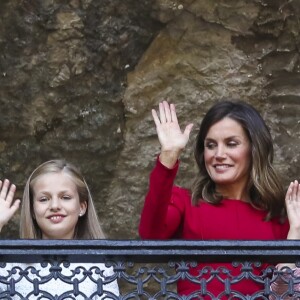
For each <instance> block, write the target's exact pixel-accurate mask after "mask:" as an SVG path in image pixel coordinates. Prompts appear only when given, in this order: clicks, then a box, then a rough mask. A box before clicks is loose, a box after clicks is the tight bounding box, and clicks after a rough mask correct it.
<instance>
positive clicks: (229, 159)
mask: <svg viewBox="0 0 300 300" xmlns="http://www.w3.org/2000/svg"><path fill="white" fill-rule="evenodd" d="M250 153H251V145H250V141H249V139H248V137H247V135H246V133H245V131H244V129H243V128H242V126H241V125H240V124H239V123H238V122H236V121H234V120H233V119H230V118H224V119H222V120H221V121H219V122H217V123H215V124H214V125H213V126H211V127H210V129H209V131H208V132H207V135H206V138H205V141H204V161H205V166H206V169H207V172H208V174H209V176H210V177H211V179H212V180H213V181H214V182H215V184H216V188H217V191H219V192H221V193H222V190H224V189H225V190H228V188H230V187H233V188H234V189H236V190H239V191H241V190H245V188H246V185H247V183H248V180H249V176H250V168H251V154H250Z"/></svg>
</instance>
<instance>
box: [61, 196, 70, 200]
mask: <svg viewBox="0 0 300 300" xmlns="http://www.w3.org/2000/svg"><path fill="white" fill-rule="evenodd" d="M61 198H62V199H63V200H70V199H71V197H70V196H68V195H64V196H62V197H61Z"/></svg>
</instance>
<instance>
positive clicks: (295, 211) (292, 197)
mask: <svg viewBox="0 0 300 300" xmlns="http://www.w3.org/2000/svg"><path fill="white" fill-rule="evenodd" d="M285 205H286V210H287V216H288V219H289V223H290V230H289V233H288V237H287V238H288V239H290V240H295V239H300V184H299V182H298V181H297V180H295V181H293V182H291V184H290V186H289V188H288V190H287V193H286V196H285Z"/></svg>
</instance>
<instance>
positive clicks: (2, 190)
mask: <svg viewBox="0 0 300 300" xmlns="http://www.w3.org/2000/svg"><path fill="white" fill-rule="evenodd" d="M15 191H16V186H15V185H14V184H10V182H9V180H7V179H5V180H4V181H3V182H2V181H1V180H0V231H1V229H2V228H3V226H4V225H5V224H6V223H8V221H9V220H10V219H11V218H12V217H13V215H14V214H15V212H16V211H17V210H18V208H19V206H20V202H21V201H20V200H19V199H17V200H15V201H13V200H14V195H15Z"/></svg>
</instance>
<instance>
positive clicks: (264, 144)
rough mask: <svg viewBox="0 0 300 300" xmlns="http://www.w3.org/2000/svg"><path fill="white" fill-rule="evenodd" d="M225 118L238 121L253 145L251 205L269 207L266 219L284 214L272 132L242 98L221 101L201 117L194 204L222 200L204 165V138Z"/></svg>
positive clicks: (249, 188)
mask: <svg viewBox="0 0 300 300" xmlns="http://www.w3.org/2000/svg"><path fill="white" fill-rule="evenodd" d="M224 118H230V119H232V120H234V121H236V122H238V123H239V124H240V125H241V126H242V128H243V129H244V131H245V133H246V135H247V136H248V138H249V141H250V144H251V157H250V158H249V159H251V174H250V180H249V182H248V186H247V188H248V193H249V196H250V202H251V204H252V205H253V206H254V207H256V208H259V209H263V210H266V211H267V212H268V214H267V217H266V219H267V220H270V219H271V218H273V217H277V216H280V215H282V214H283V212H284V197H285V194H284V189H283V186H282V184H281V181H280V179H279V177H278V175H277V173H276V171H275V169H274V167H273V157H274V149H273V142H272V138H271V134H270V131H269V129H268V127H267V125H266V123H265V122H264V120H263V119H262V117H261V115H260V114H259V113H258V111H257V110H256V109H255V108H254V107H252V106H251V105H249V104H247V103H245V102H242V101H229V100H223V101H220V102H218V103H216V104H215V105H214V106H212V107H211V108H210V109H209V110H208V112H207V113H206V115H205V117H204V118H203V120H202V123H201V126H200V130H199V132H198V135H197V138H196V144H195V150H194V155H195V159H196V163H197V166H198V175H197V177H196V179H195V181H194V184H193V187H192V201H193V204H195V205H196V204H198V203H199V201H201V200H202V201H206V202H209V203H212V204H218V203H220V201H221V200H222V195H220V194H218V193H217V192H216V188H215V183H214V182H213V181H212V179H211V178H210V176H209V174H208V172H207V170H206V167H205V162H204V141H205V138H206V135H207V133H208V131H209V129H210V128H211V126H213V125H214V124H216V123H217V122H219V121H221V120H222V119H224Z"/></svg>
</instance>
